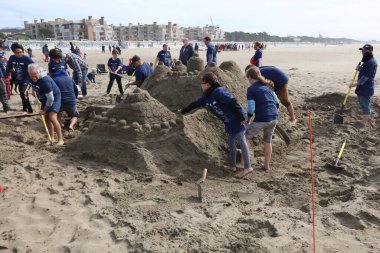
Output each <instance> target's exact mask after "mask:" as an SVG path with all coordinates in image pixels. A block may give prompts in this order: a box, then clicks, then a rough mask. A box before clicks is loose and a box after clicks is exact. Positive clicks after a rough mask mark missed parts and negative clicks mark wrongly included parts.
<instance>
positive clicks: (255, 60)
mask: <svg viewBox="0 0 380 253" xmlns="http://www.w3.org/2000/svg"><path fill="white" fill-rule="evenodd" d="M262 59H263V51H261V49H257V50H256V52H255V54H254V55H253V57H252V58H251V64H253V65H255V66H256V67H261V66H262Z"/></svg>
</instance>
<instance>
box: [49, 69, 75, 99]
mask: <svg viewBox="0 0 380 253" xmlns="http://www.w3.org/2000/svg"><path fill="white" fill-rule="evenodd" d="M53 80H54V82H55V83H56V84H57V86H58V88H59V90H60V92H61V104H62V105H68V106H73V105H76V103H77V100H76V98H77V97H78V88H77V85H76V83H75V82H74V80H73V79H72V78H70V77H69V76H67V75H61V76H57V77H54V78H53Z"/></svg>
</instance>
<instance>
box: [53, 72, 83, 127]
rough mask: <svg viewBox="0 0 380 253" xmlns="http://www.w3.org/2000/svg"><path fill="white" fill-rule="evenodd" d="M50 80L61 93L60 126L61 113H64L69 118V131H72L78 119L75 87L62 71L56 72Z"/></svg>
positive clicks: (60, 120) (76, 90) (76, 89)
mask: <svg viewBox="0 0 380 253" xmlns="http://www.w3.org/2000/svg"><path fill="white" fill-rule="evenodd" d="M52 78H53V80H54V82H55V83H56V84H57V86H58V88H59V91H60V92H61V109H60V110H59V114H58V121H59V122H60V124H61V125H62V113H63V112H66V114H67V115H68V116H69V117H70V125H69V129H70V130H74V127H75V125H76V123H77V122H78V117H79V112H78V108H77V98H78V88H77V85H76V83H75V82H74V80H73V79H72V78H70V77H69V76H68V75H67V73H66V71H64V70H60V71H56V72H55V73H54V75H53V76H52Z"/></svg>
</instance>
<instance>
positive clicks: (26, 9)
mask: <svg viewBox="0 0 380 253" xmlns="http://www.w3.org/2000/svg"><path fill="white" fill-rule="evenodd" d="M31 3H33V6H31ZM0 6H1V15H0V28H5V27H23V25H24V24H23V21H24V20H27V21H33V20H34V19H42V18H43V19H45V20H53V19H55V18H57V17H61V18H65V19H69V20H70V19H82V18H86V17H87V16H93V18H100V17H101V16H104V17H105V18H106V21H107V22H108V23H109V24H114V25H118V24H123V25H127V24H128V23H133V24H137V23H141V24H149V23H153V22H154V21H157V22H158V23H167V22H168V21H172V22H173V23H176V24H179V25H181V26H204V25H206V24H209V25H211V19H210V16H211V17H212V19H213V23H214V24H215V25H220V26H221V28H222V29H223V30H225V31H228V32H231V31H244V32H251V33H254V32H267V33H269V34H271V35H279V36H287V35H293V36H297V35H306V36H315V37H317V36H318V35H319V34H322V35H323V36H324V37H345V38H353V39H358V40H363V41H368V40H380V29H379V28H380V27H379V25H380V1H379V0H367V1H357V0H266V1H265V0H260V1H257V0H235V1H234V0H227V1H226V0H218V1H206V0H203V1H199V0H192V1H180V0H137V1H136V0H135V1H131V0H110V1H104V0H102V1H100V0H91V1H88V0H82V1H78V0H64V1H49V0H32V1H30V0H18V1H13V0H12V1H9V0H0Z"/></svg>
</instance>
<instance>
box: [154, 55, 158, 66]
mask: <svg viewBox="0 0 380 253" xmlns="http://www.w3.org/2000/svg"><path fill="white" fill-rule="evenodd" d="M158 62H159V59H158V57H156V60H155V61H154V65H153V66H154V67H156V66H157V64H158Z"/></svg>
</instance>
